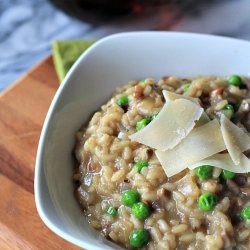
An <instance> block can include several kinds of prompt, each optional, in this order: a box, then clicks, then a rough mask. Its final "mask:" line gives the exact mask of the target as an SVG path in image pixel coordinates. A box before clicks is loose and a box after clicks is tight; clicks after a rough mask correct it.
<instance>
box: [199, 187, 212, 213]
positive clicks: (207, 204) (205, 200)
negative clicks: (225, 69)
mask: <svg viewBox="0 0 250 250" xmlns="http://www.w3.org/2000/svg"><path fill="white" fill-rule="evenodd" d="M216 203H217V199H216V196H215V195H214V194H212V193H209V192H207V193H203V194H202V195H201V196H200V197H199V199H198V206H199V208H200V209H201V210H202V211H204V212H208V211H211V210H212V209H213V208H214V207H215V205H216Z"/></svg>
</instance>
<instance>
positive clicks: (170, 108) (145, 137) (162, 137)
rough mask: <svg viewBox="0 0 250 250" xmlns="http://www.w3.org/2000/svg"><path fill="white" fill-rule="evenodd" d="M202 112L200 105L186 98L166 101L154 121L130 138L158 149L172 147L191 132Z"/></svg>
mask: <svg viewBox="0 0 250 250" xmlns="http://www.w3.org/2000/svg"><path fill="white" fill-rule="evenodd" d="M202 113H203V109H202V108H201V107H200V106H199V105H197V104H195V103H193V102H191V101H189V100H186V99H177V100H174V101H171V102H169V103H165V105H164V106H163V108H162V109H161V111H160V112H159V114H158V115H157V117H156V118H155V119H154V120H153V121H152V122H150V123H149V124H148V125H147V126H146V127H144V128H143V129H141V130H140V131H138V132H137V133H135V134H132V135H130V136H129V138H130V139H131V140H133V141H137V142H139V143H141V144H144V145H147V146H149V147H152V148H155V149H158V150H162V151H164V150H167V149H171V148H173V147H175V146H176V145H177V144H178V143H179V142H180V141H181V140H182V139H183V138H185V137H186V136H187V135H188V134H189V133H190V131H191V130H192V129H193V127H194V126H195V121H196V120H199V118H200V117H201V115H202Z"/></svg>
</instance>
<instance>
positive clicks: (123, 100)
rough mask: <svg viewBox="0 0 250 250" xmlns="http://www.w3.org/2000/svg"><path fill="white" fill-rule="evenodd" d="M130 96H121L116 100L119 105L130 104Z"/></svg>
mask: <svg viewBox="0 0 250 250" xmlns="http://www.w3.org/2000/svg"><path fill="white" fill-rule="evenodd" d="M128 101H129V100H128V97H127V96H121V97H119V98H118V99H117V100H116V103H117V104H118V105H119V106H122V105H126V104H128Z"/></svg>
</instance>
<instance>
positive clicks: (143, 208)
mask: <svg viewBox="0 0 250 250" xmlns="http://www.w3.org/2000/svg"><path fill="white" fill-rule="evenodd" d="M132 214H133V215H134V216H135V217H136V218H138V219H140V220H145V219H146V218H148V217H149V215H150V208H149V206H148V205H147V204H145V203H143V202H137V203H135V204H134V205H133V207H132Z"/></svg>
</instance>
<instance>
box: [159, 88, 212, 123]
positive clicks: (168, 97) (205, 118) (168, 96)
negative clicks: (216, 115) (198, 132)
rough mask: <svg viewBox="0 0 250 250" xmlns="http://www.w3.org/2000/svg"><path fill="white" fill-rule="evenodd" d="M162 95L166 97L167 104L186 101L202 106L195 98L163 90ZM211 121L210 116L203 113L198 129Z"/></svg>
mask: <svg viewBox="0 0 250 250" xmlns="http://www.w3.org/2000/svg"><path fill="white" fill-rule="evenodd" d="M162 93H163V96H164V99H165V101H166V103H169V102H171V101H174V100H177V99H186V100H189V101H191V102H194V103H196V104H198V105H199V104H200V102H199V99H198V98H195V97H191V96H184V95H179V94H176V93H174V92H170V91H167V90H163V91H162ZM209 121H210V119H209V117H208V115H207V114H206V112H205V111H204V112H203V113H202V115H201V117H200V119H199V120H198V121H197V122H196V127H198V126H201V125H204V124H206V123H207V122H209Z"/></svg>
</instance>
